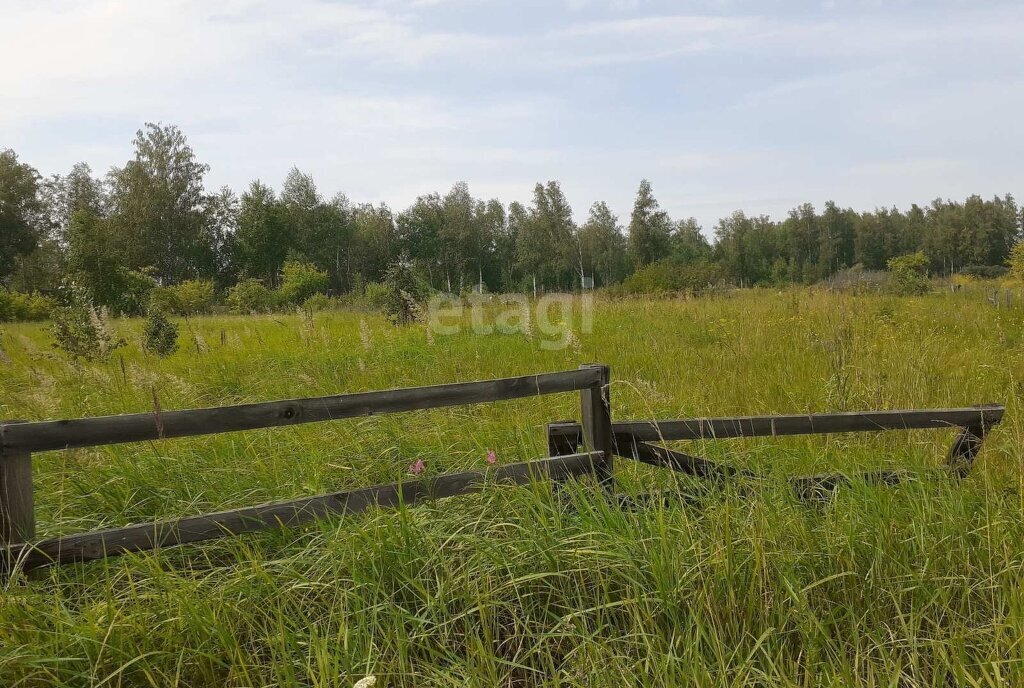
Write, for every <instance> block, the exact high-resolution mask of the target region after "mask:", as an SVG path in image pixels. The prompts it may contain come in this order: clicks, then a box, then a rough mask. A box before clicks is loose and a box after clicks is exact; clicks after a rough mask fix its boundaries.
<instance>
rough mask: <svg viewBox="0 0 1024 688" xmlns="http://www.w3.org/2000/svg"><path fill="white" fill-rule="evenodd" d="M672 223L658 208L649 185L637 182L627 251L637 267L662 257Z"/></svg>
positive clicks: (668, 240) (668, 241)
mask: <svg viewBox="0 0 1024 688" xmlns="http://www.w3.org/2000/svg"><path fill="white" fill-rule="evenodd" d="M671 234H672V222H671V220H670V219H669V217H668V213H666V212H665V211H664V210H661V209H660V208H659V207H658V201H657V200H655V198H654V194H653V193H651V183H650V182H649V181H647V180H646V179H643V180H641V181H640V188H639V189H638V190H637V192H636V200H635V201H634V202H633V214H632V216H631V217H630V220H629V251H630V254H631V255H632V257H633V264H634V265H635V266H636V267H637V268H641V267H643V266H644V265H647V264H649V263H653V262H654V261H656V260H660V259H662V258H665V257H667V256H668V254H669V248H670V245H671Z"/></svg>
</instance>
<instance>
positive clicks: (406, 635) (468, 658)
mask: <svg viewBox="0 0 1024 688" xmlns="http://www.w3.org/2000/svg"><path fill="white" fill-rule="evenodd" d="M116 327H117V329H118V330H119V331H120V333H121V334H122V336H124V337H125V338H126V339H128V340H129V341H130V345H129V347H128V348H126V349H124V350H122V351H119V352H118V353H117V354H115V356H114V358H112V359H111V360H110V361H107V362H103V363H95V364H72V363H69V362H68V361H66V360H65V359H64V358H63V357H61V356H60V355H58V354H57V353H55V352H54V351H53V350H52V349H51V347H50V343H49V338H48V336H47V334H46V330H45V326H43V325H16V326H5V328H4V329H3V332H2V335H0V347H2V350H3V353H2V355H0V390H2V391H0V416H2V417H4V418H26V419H37V418H58V417H71V416H81V415H101V414H109V413H123V412H137V411H148V410H151V409H152V408H153V405H154V399H156V400H157V401H158V403H159V404H160V407H161V408H163V409H172V408H186V407H194V406H207V405H217V404H225V403H236V402H243V401H258V400H265V399H273V398H285V397H295V396H314V395H321V394H332V393H338V392H347V391H360V390H368V389H379V388H388V387H398V386H410V385H420V384H432V383H440V382H448V381H459V380H471V379H481V378H488V377H501V376H508V375H515V374H522V373H532V372H540V371H546V370H556V369H564V368H574V367H576V366H577V365H579V364H580V363H583V362H602V363H607V364H609V365H611V367H612V379H613V382H612V390H611V394H612V408H613V414H614V416H615V417H616V418H618V419H626V418H668V417H684V416H694V415H725V414H734V413H773V412H778V413H784V412H805V411H829V410H854V409H860V408H900V407H914V406H917V407H927V406H961V405H970V404H974V403H980V402H989V401H996V402H1005V403H1006V404H1007V407H1008V413H1007V417H1006V419H1005V421H1004V422H1003V424H1002V425H1001V426H1000V427H999V428H998V429H997V430H996V431H995V432H994V433H993V434H992V435H991V437H990V439H989V440H988V441H987V442H986V448H985V450H984V451H983V453H982V458H981V459H980V460H979V463H978V466H977V469H976V471H975V473H974V474H973V475H972V477H971V478H970V479H968V480H967V481H965V482H964V483H962V484H955V483H952V482H950V481H949V480H946V479H943V478H941V477H937V476H934V475H932V474H930V473H926V474H925V477H923V478H922V479H921V480H920V481H918V482H915V483H911V484H908V485H904V486H901V487H898V488H884V487H870V486H866V485H863V484H857V485H854V486H852V487H851V488H849V489H844V490H841V491H840V493H839V494H838V495H837V497H836V499H835V500H834V501H832V502H831V503H829V504H826V505H820V506H808V505H806V504H802V503H800V502H798V501H796V500H795V499H794V497H793V496H792V494H791V493H790V491H789V489H788V488H787V487H786V483H785V480H784V479H785V476H787V475H792V474H804V473H812V472H820V471H825V470H843V471H853V470H855V469H860V468H880V467H910V468H916V469H927V468H929V467H934V466H936V465H938V463H939V462H940V461H941V458H942V456H943V455H944V453H945V451H946V449H947V448H948V446H949V444H950V443H951V441H952V436H953V432H952V431H950V432H909V433H885V434H880V435H835V436H828V437H812V438H780V439H777V440H765V439H759V440H729V441H722V442H698V443H690V444H689V445H684V446H687V447H688V451H692V452H694V453H700V454H702V455H705V456H709V457H711V458H714V459H717V460H722V461H727V462H730V463H731V464H734V465H742V466H745V467H750V468H753V469H755V470H757V471H759V472H761V473H763V474H765V475H767V476H768V478H767V480H765V481H762V482H759V483H757V484H756V485H746V486H743V485H740V486H725V487H724V488H722V489H700V487H699V486H698V485H697V484H696V483H694V482H693V481H692V480H690V479H687V478H684V477H680V476H675V475H671V474H667V473H666V472H664V471H656V470H654V469H650V468H647V467H641V466H635V465H630V462H625V461H620V462H619V463H618V469H619V475H620V478H621V480H620V483H621V485H620V487H621V489H622V490H624V491H627V492H640V491H646V490H648V489H651V487H652V486H660V487H663V488H664V487H673V486H675V487H679V488H680V489H682V490H685V491H686V492H687V493H689V494H695V495H696V497H695V498H694V499H693V500H691V501H690V502H687V503H680V502H675V503H670V504H666V505H660V504H654V505H651V506H650V507H649V508H647V509H643V510H639V511H635V512H623V511H621V510H619V509H615V508H611V507H609V506H608V505H607V504H605V503H604V502H603V501H602V500H600V499H597V498H596V494H597V493H596V492H595V491H593V490H590V489H588V488H587V487H586V486H585V485H578V486H571V487H570V488H569V489H568V491H567V497H566V498H564V499H563V500H556V499H553V498H552V496H551V491H550V489H549V486H545V485H535V486H532V487H527V488H510V487H498V486H494V487H491V488H489V489H488V490H486V491H485V492H483V493H482V494H479V495H474V496H468V497H463V498H456V499H452V500H447V501H444V502H439V503H436V504H431V505H427V506H422V507H416V508H413V509H406V510H399V511H397V512H396V511H380V512H372V513H367V514H362V515H358V516H354V517H346V518H340V519H333V520H327V521H322V522H320V523H318V524H316V525H314V526H312V527H309V528H304V529H301V530H290V531H276V532H272V533H267V534H262V535H255V536H245V537H239V538H231V539H227V540H222V541H218V542H213V543H207V544H203V545H197V546H189V547H183V548H176V549H167V550H164V551H161V552H156V553H147V554H139V555H131V556H126V557H121V558H114V559H109V560H106V561H101V562H95V563H90V564H85V565H77V566H64V567H60V568H52V569H47V570H44V571H42V572H39V573H35V574H32V575H31V576H28V577H25V576H21V577H18V578H16V579H14V580H11V581H9V582H7V583H5V584H4V586H3V588H2V589H0V685H5V686H44V685H72V686H86V685H103V686H137V685H143V686H150V685H152V686H165V685H182V686H219V685H229V686H270V685H284V686H316V687H321V686H351V685H352V684H354V683H355V681H356V680H358V679H359V678H360V677H363V676H367V675H374V676H377V677H378V683H377V685H378V686H463V685H479V686H532V685H569V686H622V685H651V686H665V685H751V686H762V685H793V686H797V685H799V686H812V685H813V686H817V685H837V686H838V685H842V686H846V685H861V684H864V685H884V686H918V685H921V686H949V685H977V686H1004V685H1019V684H1022V683H1024V664H1022V663H1024V645H1022V643H1024V519H1022V512H1024V503H1022V501H1021V496H1020V495H1021V490H1020V487H1021V475H1022V473H1021V456H1022V452H1021V449H1022V447H1024V433H1022V426H1021V414H1020V412H1019V409H1018V402H1017V399H1018V397H1019V395H1020V391H1021V387H1020V384H1021V383H1020V382H1019V381H1020V380H1022V379H1024V376H1022V374H1021V373H1022V364H1024V349H1022V345H1024V340H1022V335H1024V311H1016V310H1005V309H1004V310H996V309H994V308H992V307H991V306H990V305H988V304H987V303H986V302H984V301H983V300H982V299H980V298H978V297H976V296H973V295H971V294H946V295H933V296H928V297H923V298H916V299H892V298H886V297H867V296H865V297H847V296H837V295H830V294H823V293H816V292H811V291H805V290H791V291H784V292H775V291H760V292H755V291H750V292H742V293H738V294H736V295H733V296H724V297H715V298H708V299H701V300H691V301H658V300H627V301H608V302H599V303H598V306H597V312H596V314H595V319H594V331H593V332H592V333H591V334H580V335H579V336H578V337H577V339H576V340H575V341H574V343H573V344H572V345H571V346H569V347H567V348H565V349H562V350H548V349H546V348H545V347H543V346H542V341H543V338H542V337H541V336H540V335H535V336H533V337H527V336H524V335H521V334H518V335H501V334H492V335H487V336H481V335H474V334H472V333H471V332H470V331H469V330H468V329H467V330H466V331H464V332H463V333H462V334H459V335H453V336H448V337H442V336H439V335H430V334H429V333H428V332H427V331H426V329H425V328H423V327H421V326H413V327H409V328H402V329H398V328H393V327H391V326H390V325H388V324H387V323H386V322H385V321H384V320H383V319H381V318H378V317H375V316H372V315H367V314H365V313H357V312H336V313H321V314H317V315H315V316H313V317H308V316H300V315H296V316H285V317H281V316H267V317H218V318H202V319H193V320H190V321H188V323H187V324H185V325H183V327H182V333H183V341H182V347H181V350H180V351H179V352H178V353H176V354H175V355H173V356H172V357H170V358H169V359H164V360H161V359H157V358H153V357H149V356H147V355H145V354H144V353H143V352H142V351H141V348H140V347H139V346H138V341H139V336H140V331H141V323H140V322H137V321H123V322H118V323H116ZM578 404H579V400H578V397H576V396H573V395H559V396H552V397H543V398H538V399H525V400H519V401H512V402H503V403H498V404H490V405H482V406H472V407H464V408H456V409H447V410H438V411H427V412H417V413H411V414H402V415H398V416H384V417H374V418H366V419H357V420H347V421H338V422H334V423H325V424H314V425H306V426H300V427H295V428H278V429H270V430H266V431H254V432H247V433H239V434H230V435H219V436H212V437H201V438H193V439H188V440H170V441H165V442H160V443H148V444H146V443H144V444H134V445H122V446H115V447H106V448H97V449H89V450H75V451H65V452H53V453H46V454H39V455H37V456H36V463H35V466H36V474H35V489H36V499H37V519H38V530H39V535H40V537H48V536H54V535H58V534H65V533H72V532H77V531H82V530H87V529H93V528H99V527H108V526H116V525H124V524H127V523H132V522H139V521H146V520H151V519H154V518H166V517H174V516H186V515H193V514H197V513H201V512H203V511H208V510H213V509H221V508H230V507H235V506H244V505H250V504H254V503H258V502H260V501H266V500H271V499H281V498H287V497H294V496H300V495H304V494H312V493H318V492H325V491H330V490H341V489H346V488H354V487H359V486H366V485H370V484H376V483H381V482H389V481H393V480H396V479H400V478H401V477H402V475H403V474H404V472H405V471H406V468H407V466H408V465H409V464H410V463H412V462H413V461H414V460H416V459H417V458H422V459H424V460H425V461H426V464H427V467H428V471H430V472H442V471H450V470H460V469H466V468H470V467H475V468H482V467H483V466H484V465H485V463H484V456H485V454H486V452H487V450H488V449H494V450H496V451H497V453H498V457H499V460H500V461H503V462H511V461H516V460H524V459H528V458H532V457H536V456H541V455H543V454H544V453H545V447H546V443H545V438H544V436H543V425H544V423H545V422H547V421H551V420H562V419H568V418H574V417H577V416H578ZM567 502H568V504H569V505H571V507H572V508H566V503H567Z"/></svg>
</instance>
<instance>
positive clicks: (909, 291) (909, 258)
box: [886, 251, 928, 296]
mask: <svg viewBox="0 0 1024 688" xmlns="http://www.w3.org/2000/svg"><path fill="white" fill-rule="evenodd" d="M886 265H887V267H888V268H889V272H890V274H892V278H893V287H894V289H895V291H896V293H898V294H901V295H903V296H919V295H921V294H927V293H928V257H927V256H926V255H925V254H924V253H923V252H921V251H918V252H917V253H908V254H907V255H905V256H897V257H895V258H890V259H889V262H888V263H887V264H886Z"/></svg>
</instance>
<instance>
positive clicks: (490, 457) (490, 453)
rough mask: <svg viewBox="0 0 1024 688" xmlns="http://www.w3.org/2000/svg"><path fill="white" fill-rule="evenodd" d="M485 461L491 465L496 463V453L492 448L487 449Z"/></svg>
mask: <svg viewBox="0 0 1024 688" xmlns="http://www.w3.org/2000/svg"><path fill="white" fill-rule="evenodd" d="M487 463H489V464H490V465H492V466H493V465H494V464H496V463H498V455H497V453H495V451H494V450H493V449H488V450H487Z"/></svg>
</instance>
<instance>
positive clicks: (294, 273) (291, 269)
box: [280, 260, 327, 306]
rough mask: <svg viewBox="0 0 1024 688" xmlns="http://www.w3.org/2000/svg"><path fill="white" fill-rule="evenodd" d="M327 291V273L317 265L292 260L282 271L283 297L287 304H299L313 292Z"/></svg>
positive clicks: (281, 290)
mask: <svg viewBox="0 0 1024 688" xmlns="http://www.w3.org/2000/svg"><path fill="white" fill-rule="evenodd" d="M325 291H327V273H326V272H324V271H323V270H318V269H317V268H316V266H315V265H311V264H309V263H301V262H299V261H294V260H290V261H287V262H286V263H285V264H284V268H283V270H282V271H281V289H280V292H281V298H282V299H283V302H284V303H285V304H291V305H295V306H297V305H299V304H301V303H303V302H304V301H305V300H306V299H308V298H309V297H311V296H313V294H320V293H323V292H325Z"/></svg>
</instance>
